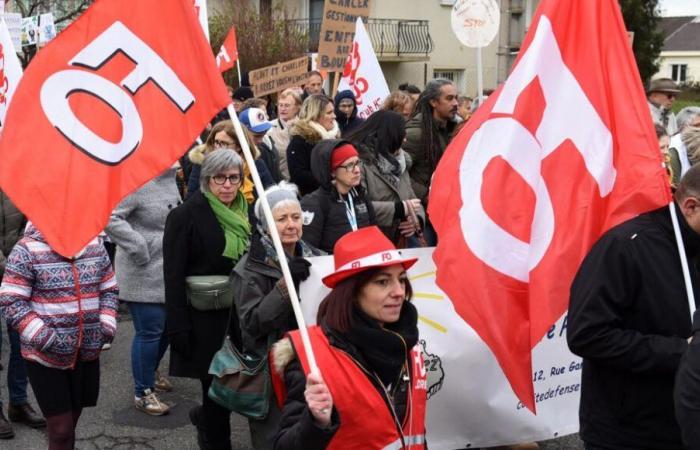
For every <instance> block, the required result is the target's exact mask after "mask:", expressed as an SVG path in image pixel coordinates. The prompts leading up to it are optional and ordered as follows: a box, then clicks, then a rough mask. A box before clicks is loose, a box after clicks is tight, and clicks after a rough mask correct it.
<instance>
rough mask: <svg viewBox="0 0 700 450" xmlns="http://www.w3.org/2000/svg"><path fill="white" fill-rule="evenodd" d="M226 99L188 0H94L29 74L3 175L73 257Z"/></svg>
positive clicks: (0, 151) (16, 105) (0, 181)
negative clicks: (117, 208)
mask: <svg viewBox="0 0 700 450" xmlns="http://www.w3.org/2000/svg"><path fill="white" fill-rule="evenodd" d="M154 17H158V20H156V21H154V20H153V18H154ZM229 102H230V98H229V96H228V94H227V91H226V87H225V85H224V83H223V80H222V79H221V75H220V74H219V72H218V70H217V68H216V64H215V62H214V58H213V57H212V55H211V50H210V48H209V44H208V43H207V40H206V38H205V37H204V34H203V33H202V28H201V27H200V26H199V22H198V21H197V17H196V16H195V13H194V9H193V8H192V0H139V1H138V2H129V8H126V9H125V8H124V2H123V1H121V0H98V1H97V2H95V3H94V4H93V6H91V7H90V8H89V9H88V10H87V11H86V12H85V13H84V14H83V15H82V16H81V17H80V18H79V19H78V20H77V21H76V22H75V23H73V24H72V25H71V26H70V27H68V28H67V29H66V30H65V31H63V32H62V33H61V34H60V35H59V36H58V37H57V38H56V39H54V40H53V41H52V42H51V43H50V44H48V45H47V46H46V48H44V49H43V50H42V51H41V52H39V53H38V54H37V56H36V57H35V58H34V60H33V61H32V64H31V65H30V66H29V68H28V69H27V71H26V72H25V73H24V77H23V78H22V81H21V83H20V85H19V87H18V88H17V92H16V93H15V96H14V99H13V101H12V104H11V106H10V109H9V111H8V114H7V121H6V127H5V130H4V132H3V135H2V138H1V139H0V159H1V160H2V165H0V185H1V186H2V189H3V190H4V191H5V192H7V194H8V195H9V196H10V197H11V198H12V200H13V201H14V202H15V203H16V204H17V206H18V207H19V208H20V209H21V210H22V211H24V212H25V214H26V215H27V216H28V217H29V219H30V220H31V221H32V222H34V224H35V225H36V226H37V227H38V228H39V229H40V230H41V231H42V232H43V234H44V235H45V236H46V239H47V240H48V242H49V244H51V246H52V247H53V248H54V249H55V250H56V251H58V252H59V253H61V254H63V255H67V256H68V255H73V254H75V253H76V252H77V251H79V250H80V249H81V248H82V247H83V246H84V245H85V244H87V243H88V242H89V241H90V239H92V238H93V237H94V236H95V235H97V234H98V233H99V232H100V231H101V230H102V229H103V228H104V226H105V225H106V223H107V221H108V219H109V215H110V212H111V211H112V209H113V208H114V206H115V205H116V204H117V203H118V202H119V201H120V200H121V199H122V198H123V197H124V196H126V195H127V194H129V193H130V192H132V191H133V190H135V189H136V188H138V187H139V186H141V185H142V184H144V183H145V182H147V181H148V180H150V179H151V178H153V177H154V176H156V175H157V174H159V173H161V172H162V171H163V170H165V169H166V168H167V167H169V166H170V165H171V164H172V163H173V161H175V160H176V159H177V158H178V157H180V156H181V155H182V154H183V153H184V152H185V151H186V150H187V148H188V147H189V146H190V144H191V143H192V142H193V141H194V140H195V138H196V136H197V135H198V134H199V133H200V132H201V130H202V129H203V128H204V127H205V125H206V123H207V122H208V121H209V120H210V119H211V118H212V117H213V116H214V115H215V114H216V113H217V112H218V111H220V110H221V109H222V108H223V107H225V106H226V105H227V104H228V103H229Z"/></svg>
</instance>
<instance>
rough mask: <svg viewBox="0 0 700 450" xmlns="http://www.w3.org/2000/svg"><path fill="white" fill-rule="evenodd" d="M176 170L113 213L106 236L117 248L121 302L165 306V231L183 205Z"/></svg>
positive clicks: (140, 192) (156, 180) (106, 229)
mask: <svg viewBox="0 0 700 450" xmlns="http://www.w3.org/2000/svg"><path fill="white" fill-rule="evenodd" d="M176 171H177V170H176V169H168V170H166V171H165V172H164V173H162V174H161V175H159V176H158V177H156V178H154V179H153V180H151V181H149V182H148V183H146V184H145V185H144V186H142V187H141V188H140V189H139V190H138V191H136V192H134V193H133V194H131V195H129V196H128V197H126V198H125V199H124V200H122V201H121V203H119V205H117V207H116V208H115V209H114V211H112V216H111V217H110V220H109V223H108V224H107V228H105V232H106V233H107V236H109V239H110V240H111V241H112V242H113V243H114V244H116V245H117V252H116V256H115V259H114V266H115V269H116V273H117V281H118V282H119V296H120V298H121V299H122V300H126V301H129V302H137V303H165V287H164V285H163V230H165V219H166V217H168V213H169V212H170V211H171V210H172V209H173V208H175V207H177V206H178V205H179V204H180V203H182V201H181V199H180V192H179V191H178V190H177V182H176V180H175V172H176Z"/></svg>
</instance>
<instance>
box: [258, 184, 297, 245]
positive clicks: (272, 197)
mask: <svg viewBox="0 0 700 450" xmlns="http://www.w3.org/2000/svg"><path fill="white" fill-rule="evenodd" d="M265 198H266V199H267V203H268V204H269V205H270V211H274V210H275V206H277V204H278V203H280V202H282V201H285V200H288V201H291V202H296V203H299V198H298V197H297V187H296V185H294V184H292V183H288V182H285V181H282V182H281V183H280V184H278V185H274V186H272V187H270V188H269V189H267V190H266V191H265ZM254 211H255V217H256V218H257V219H258V229H259V230H260V232H261V233H263V234H264V233H266V232H267V220H266V219H265V213H263V208H262V201H260V199H258V200H257V201H256V202H255V210H254Z"/></svg>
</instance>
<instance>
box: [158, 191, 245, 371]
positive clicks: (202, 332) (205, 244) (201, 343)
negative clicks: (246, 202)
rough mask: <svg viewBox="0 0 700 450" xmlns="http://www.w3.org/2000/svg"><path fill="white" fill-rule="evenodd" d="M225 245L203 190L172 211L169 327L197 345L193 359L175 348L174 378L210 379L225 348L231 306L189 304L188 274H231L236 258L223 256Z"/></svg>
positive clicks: (167, 265)
mask: <svg viewBox="0 0 700 450" xmlns="http://www.w3.org/2000/svg"><path fill="white" fill-rule="evenodd" d="M239 195H241V194H239ZM225 245H226V240H225V238H224V232H223V229H222V228H221V225H220V224H219V222H218V221H217V219H216V216H215V215H214V211H213V210H212V209H211V207H210V206H209V202H208V201H207V199H206V197H204V195H203V194H202V193H201V192H197V193H195V194H193V195H192V196H191V197H189V198H188V199H187V201H186V202H185V203H183V204H182V205H180V206H178V207H177V208H175V209H173V210H172V211H171V212H170V214H169V215H168V218H167V220H166V222H165V232H164V235H163V273H164V279H165V309H166V328H167V330H168V333H169V334H170V335H172V334H175V333H179V332H189V333H190V341H191V345H192V357H191V358H190V359H187V358H185V357H184V356H183V355H180V354H179V353H177V351H174V350H173V349H172V348H171V350H170V374H171V375H172V376H177V377H189V378H205V377H207V372H208V370H209V364H210V363H211V359H212V357H213V356H214V353H216V351H217V350H219V348H221V344H222V342H223V339H224V335H225V334H226V326H227V325H228V318H229V310H219V311H197V310H195V309H193V308H191V307H190V306H188V304H187V296H186V290H185V277H187V276H190V275H229V274H230V273H231V270H232V269H233V265H234V263H235V261H233V260H232V259H230V258H226V257H225V256H223V252H224V247H225Z"/></svg>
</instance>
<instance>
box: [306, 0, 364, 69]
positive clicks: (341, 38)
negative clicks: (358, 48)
mask: <svg viewBox="0 0 700 450" xmlns="http://www.w3.org/2000/svg"><path fill="white" fill-rule="evenodd" d="M369 6H370V0H326V1H325V3H324V5H323V22H321V36H320V40H319V44H318V57H319V58H318V59H319V61H318V62H319V65H318V66H319V68H320V69H323V70H327V71H329V72H342V71H343V67H345V61H346V59H347V57H348V54H349V53H350V49H351V48H352V41H353V39H354V38H355V22H357V18H358V17H362V19H363V20H364V21H365V22H366V21H367V17H368V16H369Z"/></svg>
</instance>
